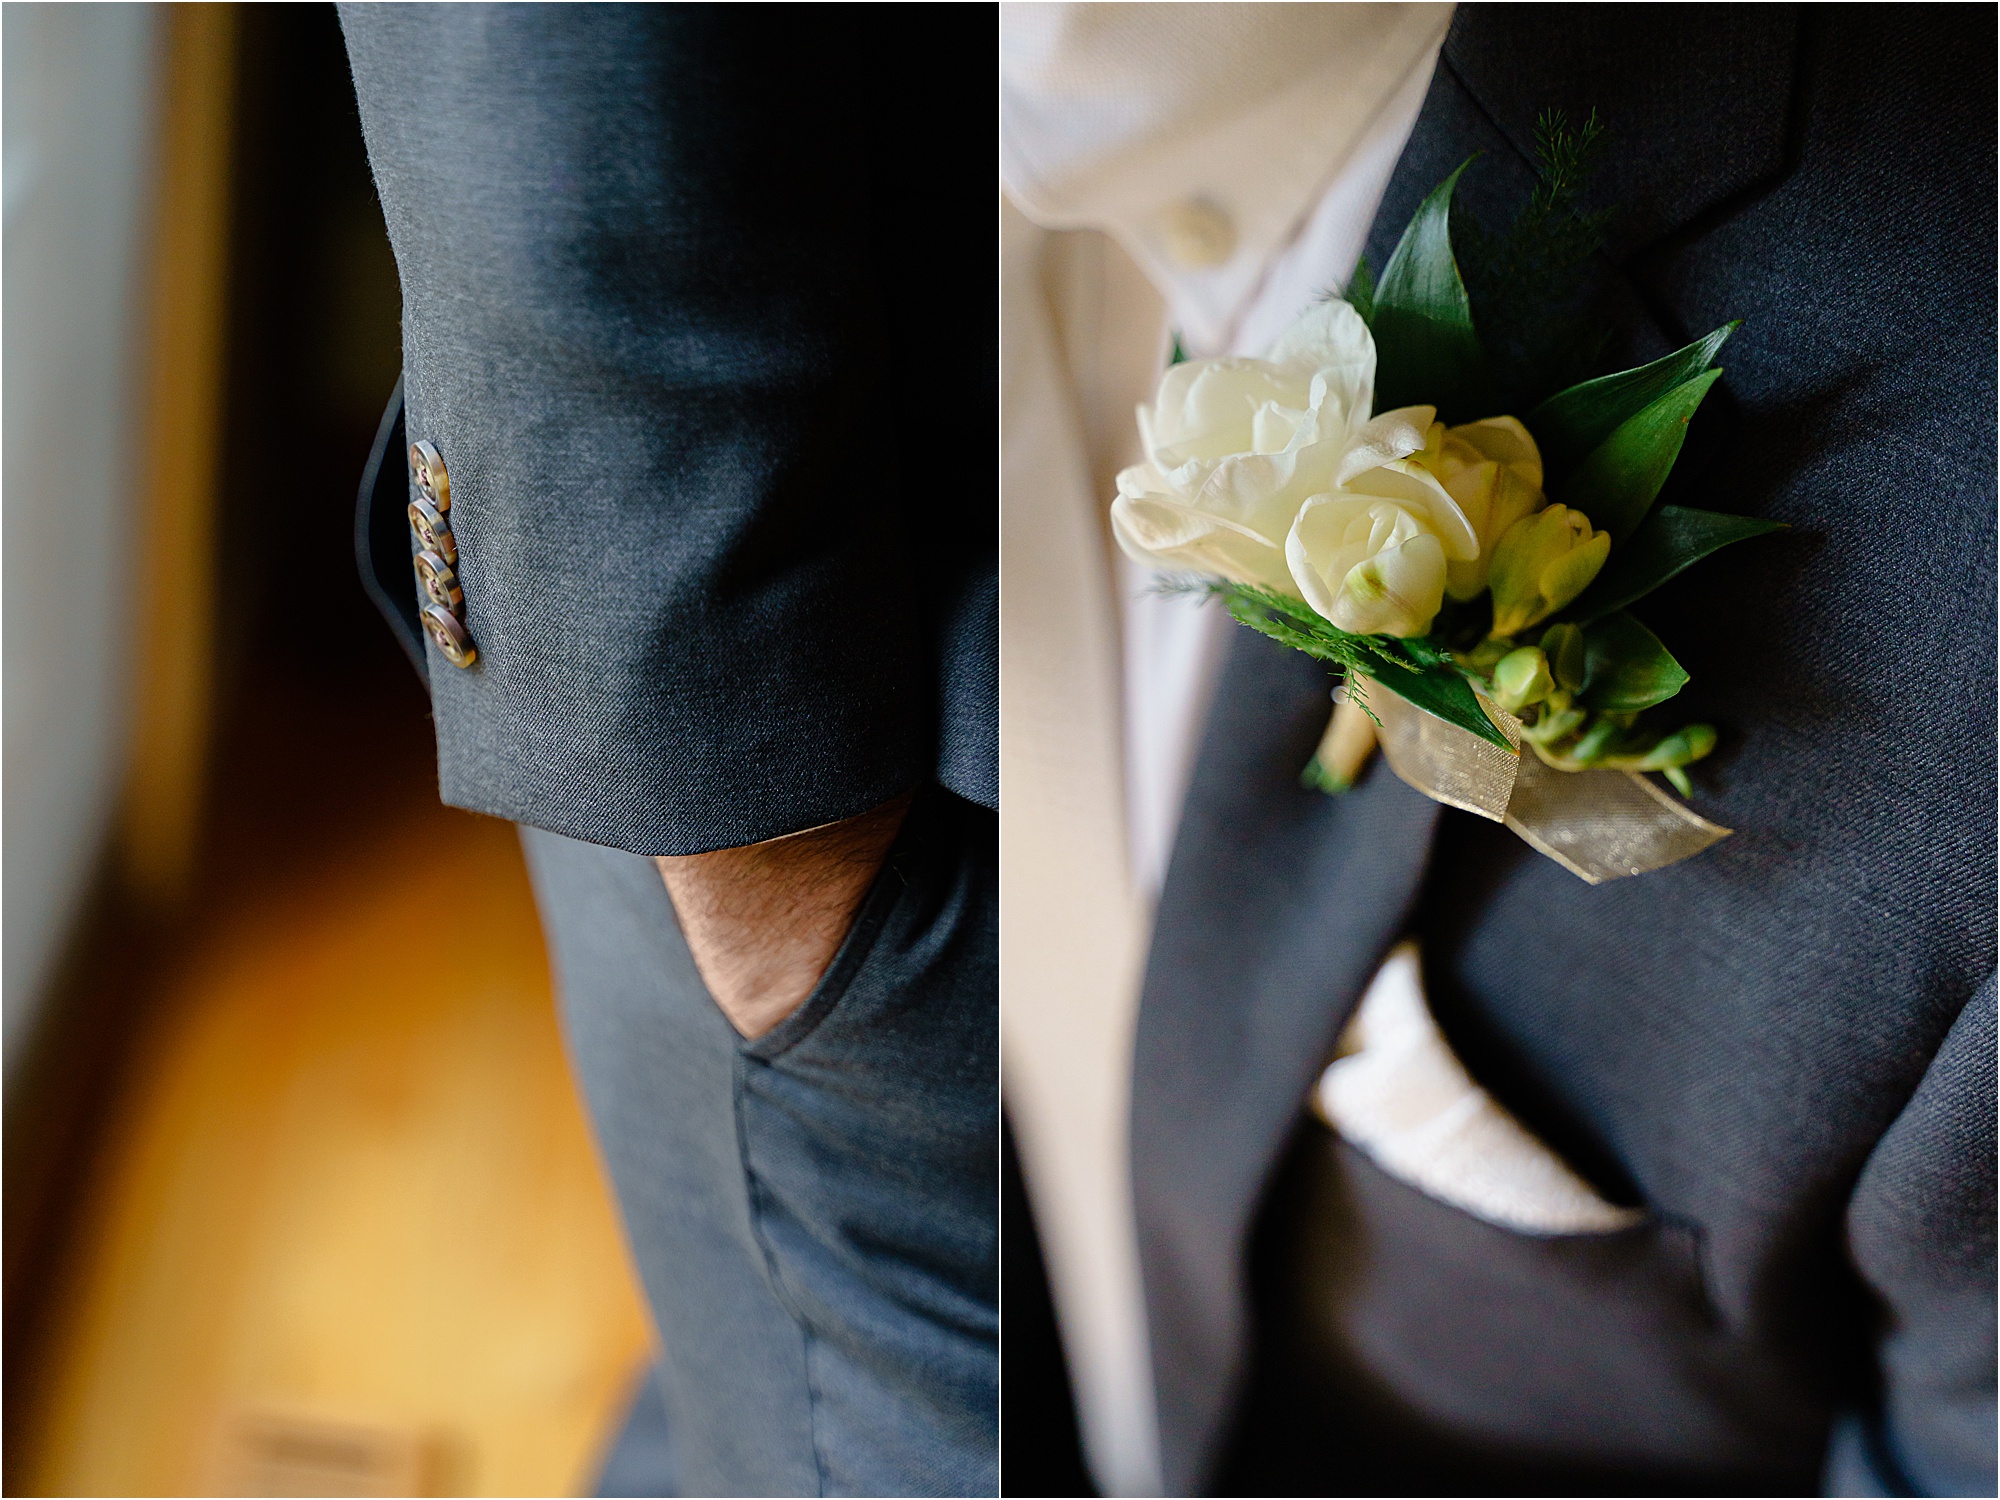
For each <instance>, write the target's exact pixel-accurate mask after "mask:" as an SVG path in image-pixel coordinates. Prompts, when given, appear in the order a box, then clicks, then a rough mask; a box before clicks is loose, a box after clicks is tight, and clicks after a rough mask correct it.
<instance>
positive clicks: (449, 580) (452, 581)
mask: <svg viewBox="0 0 2000 1500" xmlns="http://www.w3.org/2000/svg"><path fill="white" fill-rule="evenodd" d="M415 562H416V566H417V582H419V583H421V584H422V585H423V587H424V593H425V594H426V595H428V596H429V598H430V601H431V603H433V604H435V605H437V606H439V607H440V608H442V609H448V610H450V611H451V613H452V614H453V615H455V616H457V617H458V618H459V619H463V618H465V613H464V612H465V590H464V589H462V588H460V587H459V586H458V575H457V574H456V573H454V572H452V570H451V564H450V563H448V562H446V561H445V560H444V558H443V557H441V556H440V555H439V554H437V553H435V552H429V551H425V552H419V553H418V554H417V555H416V558H415Z"/></svg>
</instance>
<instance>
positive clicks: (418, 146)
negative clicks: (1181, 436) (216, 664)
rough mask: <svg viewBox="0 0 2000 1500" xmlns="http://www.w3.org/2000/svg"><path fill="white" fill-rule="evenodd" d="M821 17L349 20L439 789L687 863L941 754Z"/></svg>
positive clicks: (549, 15) (845, 123)
mask: <svg viewBox="0 0 2000 1500" xmlns="http://www.w3.org/2000/svg"><path fill="white" fill-rule="evenodd" d="M841 9H842V8H841V7H828V8H827V9H826V10H825V11H814V10H812V9H811V8H807V10H806V11H805V12H804V13H801V12H789V13H787V15H786V17H785V18H784V19H783V20H781V21H780V20H777V19H775V18H774V17H773V16H772V15H771V13H770V12H767V11H764V10H763V9H762V8H761V7H719V8H715V9H710V8H706V7H682V6H631V7H626V6H616V5H602V6H597V5H592V6H547V7H543V6H527V5H522V6H484V5H463V6H460V5H411V6H379V7H378V6H350V7H346V8H344V10H343V12H342V21H343V26H344V29H345V32H346V37H347V43H348V50H349V56H350V60H351V62H352V65H353V71H354V80H355V87H356V93H357V96H358V100H359V104H360V111H361V120H362V126H363V130H364V132H365V135H366V137H367V143H368V151H369V157H370V161H371V164H372V166H373V170H374V173H375V178H376V183H377V186H378V189H379V191H380V193H381V198H382V205H383V210H384V214H385V217H386V220H387V224H388V229H389V235H390V239H391V241H392V243H393V245H394V247H395V252H396V258H397V263H398V266H399V269H400V273H401V278H402V284H403V297H404V304H403V337H404V370H405V376H404V390H405V398H406V411H407V419H408V434H409V438H410V440H411V441H415V440H417V439H428V440H429V441H430V442H432V443H433V444H435V445H436V447H437V448H438V450H439V451H440V453H441V455H442V456H443V459H444V461H445V465H446V467H447V469H448V471H449V473H450V480H451V500H452V510H451V514H450V520H451V522H452V528H453V531H454V533H455V536H456V539H457V543H458V548H459V559H460V560H459V566H458V574H459V579H460V582H461V584H462V586H463V588H464V610H465V624H466V627H467V629H468V631H469V632H470V634H471V636H472V639H473V642H474V644H475V646H476V647H477V649H478V660H477V662H476V663H475V664H474V665H473V666H471V667H469V668H467V669H463V670H461V669H457V668H454V667H452V666H451V665H449V664H448V663H447V662H446V661H445V660H444V658H443V657H442V656H441V655H440V654H439V653H438V652H437V650H436V648H435V647H432V648H430V657H429V676H430V681H431V685H432V697H433V702H434V709H435V717H436V723H437V739H438V770H439V779H440V783H441V789H442V792H443V795H444V799H445V800H446V801H447V802H450V803H453V804H455V805H457V806H461V807H467V808H472V809H475V810H477V811H481V812H486V813H493V814H497V815H500V816H504V817H508V818H512V819H515V820H517V821H520V822H524V823H529V824H533V825H535V826H538V827H541V828H545V829H549V830H551V831H554V832H557V833H562V834H566V835H569V836H571V837H575V838H580V839H585V840H589V841H591V842H594V843H600V844H608V845H612V846H615V847H618V848H623V849H628V850H632V851H634V852H637V853H642V854H681V853H694V852H699V851H701V850H705V849H712V848H718V847H724V846H729V845H737V844H745V843H752V842H756V841H758V840H762V839H767V838H772V837H776V836H778V835H782V834H785V833H790V832H793V831H796V830H798V829H801V828H806V827H811V826H814V825H816V824H820V823H825V822H829V821H831V820H834V819H837V818H841V817H845V816H848V815H851V814H853V813H857V812H861V811H863V810H865V809H867V808H869V807H871V806H874V805H875V804H877V803H880V802H882V801H884V800H886V799H887V798H889V797H892V796H894V795H895V794H897V793H898V792H901V791H903V790H905V789H907V788H908V787H910V786H912V785H914V784H916V783H917V782H918V781H919V780H921V779H922V778H923V777H924V776H925V775H927V774H928V773H930V772H931V771H932V769H933V768H934V766H935V765H936V763H937V753H936V751H937V740H938V735H939V729H938V722H937V721H938V713H937V708H936V698H937V686H936V683H937V673H936V671H935V668H934V665H933V663H932V661H931V658H932V657H933V656H934V655H935V654H936V650H937V646H936V643H935V640H934V639H933V638H932V637H933V635H934V633H935V632H934V630H933V625H932V623H927V618H926V616H925V614H924V610H923V606H922V595H921V593H920V591H921V590H922V589H923V588H925V587H926V586H927V584H926V580H924V579H921V578H919V577H917V576H916V574H917V569H916V567H915V565H914V563H913V560H912V559H911V557H910V556H909V551H908V542H907V530H908V528H907V526H906V525H905V524H903V522H902V521H901V520H900V519H899V515H898V511H897V504H898V500H897V497H898V495H899V494H900V493H901V490H902V487H903V485H904V483H905V480H904V469H903V465H904V464H905V463H906V461H907V455H906V452H905V451H904V449H905V448H906V447H907V445H908V439H909V437H910V434H908V433H907V432H905V433H901V434H899V433H898V432H897V431H896V429H895V425H894V421H893V417H894V410H895V404H894V394H893V393H892V392H890V391H888V390H887V389H886V382H887V378H888V367H887V355H888V352H889V350H888V347H887V346H888V344H889V343H890V339H889V338H888V337H887V335H886V334H885V320H884V313H883V306H884V296H885V293H884V290H883V288H882V286H881V285H880V281H881V275H880V269H879V268H880V257H879V256H878V255H876V254H874V253H872V250H871V240H870V236H871V233H879V229H878V228H875V227H873V226H871V222H870V214H869V211H868V197H869V195H868V193H867V191H865V189H864V186H863V185H862V184H863V183H864V182H865V180H866V170H865V168H866V163H867V155H868V152H867V141H866V140H864V139H863V137H862V133H861V132H862V130H863V126H861V125H859V124H857V123H855V122H856V120H857V119H858V118H859V116H858V114H857V109H858V106H857V105H856V104H855V101H854V99H853V97H851V91H853V90H855V89H856V88H857V87H860V88H865V86H866V85H865V82H864V83H859V84H858V83H857V79H856V75H855V73H854V71H853V70H851V69H849V68H848V67H846V66H845V60H844V52H845V50H846V49H848V48H850V47H854V46H856V45H857V44H856V42H855V40H854V38H853V35H852V33H853V28H852V27H851V26H843V25H842V24H841V21H840V18H839V15H838V14H837V13H838V12H839V11H840V10H841ZM844 95H847V96H844ZM982 263H983V262H982ZM982 431H983V428H982ZM930 585H931V586H935V580H931V581H930Z"/></svg>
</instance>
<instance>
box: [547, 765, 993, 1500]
mask: <svg viewBox="0 0 2000 1500" xmlns="http://www.w3.org/2000/svg"><path fill="white" fill-rule="evenodd" d="M995 821H996V820H995V818H994V815H993V814H992V813H990V812H988V811H986V810H985V809H982V808H979V807H976V806H974V805H972V804H971V803H967V802H964V801H961V800H960V799H958V798H956V797H954V796H952V795H951V794H950V793H947V792H943V791H939V790H936V789H930V790H927V791H926V792H924V793H922V794H920V795H919V797H918V799H917V801H916V803H915V804H914V806H913V807H912V808H911V811H910V814H909V816H908V818H907V820H906V822H905V824H904V827H903V830H902V832H901V834H900V835H899V837H898V839H897V841H896V844H895V846H894V848H893V849H892V850H891V851H890V854H889V858H888V861H887V863H886V865H885V866H884V869H883V871H882V874H881V876H880V877H879V878H878V879H877V880H876V882H875V884H874V886H873V888H872V889H871V890H870V892H869V894H868V896H867V898H866V900H865V901H864V903H863V905H862V909H861V913H860V915H859V917H858V918H857V919H856V922H855V924H854V928H853V930H852V931H851V932H850V933H849V934H848V936H847V939H846V941H845V942H844V943H843V944H842V945H841V948H840V951H839V952H838V953H837V954H836V955H835V957H834V960H833V963H832V965H831V967H830V968H829V969H828V971H827V973H826V975H825V976H824V977H823V978H822V979H821V980H820V982H819V984H818V986H817V987H816V988H815V989H814V991H813V993H812V994H811V996H809V997H808V999H807V1000H806V1002H805V1004H804V1005H803V1006H801V1007H800V1009H799V1010H798V1011H797V1012H796V1013H795V1014H793V1015H792V1016H791V1017H789V1018H788V1019H787V1020H786V1021H785V1022H784V1023H783V1024H782V1025H780V1026H778V1027H777V1028H776V1029H775V1030H773V1031H771V1032H769V1033H767V1034H766V1035H764V1036H762V1037H759V1038H757V1039H756V1040H754V1041H745V1040H744V1039H743V1038H741V1037H739V1036H738V1035H737V1034H736V1032H735V1031H734V1029H733V1028H731V1026H730V1025H729V1023H728V1022H727V1021H726V1020H725V1019H724V1018H723V1016H722V1013H721V1011H720V1010H718V1009H717V1008H716V1006H715V1004H714V1002H713V1001H712V1000H711V999H710V997H709V994H708V992H707V990H706V989H705V988H704V986H703V984H702V981H701V978H700V976H699V974H698V973H697V972H696V970H695V967H694V962H693V959H692V958H691V957H690V955H689V953H688V950H687V945H686V944H685V942H684V941H683V940H682V938H681V934H680V930H679V928H678V926H677V925H676V923H675V919H674V913H673V907H672V904H671V902H669V900H668V899H667V895H666V891H665V888H664V887H663V885H662V884H661V881H660V877H659V874H658V871H657V870H656V869H655V868H654V865H653V863H652V861H651V860H649V859H645V858H642V857H640V856H638V855H632V854H624V853H621V852H619V851H616V850H611V849H605V848H600V847H598V846H596V845H592V844H585V843H579V842H577V841H575V840H572V839H566V838H562V837H559V836H557V835H555V834H549V833H543V832H539V831H536V830H533V829H526V830H523V834H522V838H523V843H524V844H525V846H526V849H527V854H528V863H529V869H530V872H531V874H532V876H533V879H534V883H535V890H536V895H537V899H538V901H539V903H540V906H541V911H542V920H543V925H544V928H545V930H546V932H547V935H548V939H549V944H550V948H551V952H552V956H553V961H554V964H555V969H556V976H557V984H558V989H559V991H560V996H561V1004H562V1011H563V1020H564V1028H565V1032H566V1035H567V1038H568V1042H569V1047H570V1050H571V1055H572V1060H573V1062H574V1065H575V1067H576V1071H577V1074H578V1077H579V1078H580V1080H581V1082H582V1085H583V1091H584V1095H585V1097H586V1100H587V1102H588V1105H589V1109H590V1113H591V1115H592V1117H593V1119H594V1121H595V1124H596V1129H597V1136H598V1142H599V1146H600V1148H601V1149H602V1151H603V1153H604V1158H605V1161H606V1164H607V1165H608V1167H609V1169H610V1172H611V1177H612V1181H613V1183H614V1185H615V1187H616V1189H617V1194H618V1199H619V1203H620V1206H621V1207H622V1209H623V1212H624V1218H625V1226H626V1231H627V1234H628V1235H629V1237H630V1241H631V1246H632V1251H633V1254H634V1256H635V1258H636V1260H637V1262H638V1270H639V1274H640V1276H641V1278H642V1279H643V1281H644V1283H645V1287H646V1293H647V1296H648V1298H649V1300H650V1301H651V1303H652V1307H653V1312H654V1315H655V1317H656V1318H657V1320H658V1323H659V1330H660V1339H661V1344H662V1358H661V1365H660V1369H659V1372H658V1387H659V1394H660V1397H661V1400H662V1403H663V1405H664V1408H665V1413H666V1421H667V1426H668V1429H669V1431H670V1432H671V1434H672V1449H673V1455H674V1463H675V1467H676V1470H677V1473H676V1475H675V1487H676V1488H677V1490H678V1491H679V1493H682V1494H690V1495H856V1494H865V1495H896V1494H912V1495H956V1494H993V1493H995V1492H996V1489H997V1483H998V1431H999V1412H998V1329H999V1316H998V1241H997V1222H996V1216H997V1200H998V1182H999V1152H998V1147H999V1085H998V1056H999V1043H998V1013H997V997H998V989H997V964H998V957H997V940H998V892H997V869H996V858H997V855H996V843H995Z"/></svg>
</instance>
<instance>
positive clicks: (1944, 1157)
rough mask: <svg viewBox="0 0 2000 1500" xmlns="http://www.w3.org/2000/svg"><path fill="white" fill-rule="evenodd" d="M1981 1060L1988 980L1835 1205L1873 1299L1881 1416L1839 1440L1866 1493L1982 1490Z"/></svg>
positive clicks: (1987, 1399)
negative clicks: (1865, 1464)
mask: <svg viewBox="0 0 2000 1500" xmlns="http://www.w3.org/2000/svg"><path fill="white" fill-rule="evenodd" d="M1994 1062H1995V1059H1994V981H1993V980H1991V979H1989V980H1988V981H1987V982H1986V983H1985V984H1984V985H1983V986H1981V987H1980V989H1979V992H1978V993H1977V994H1976V995H1974V996H1973V998H1972V999H1971V1001H1970V1002H1968V1004H1967V1005H1966V1007H1965V1009H1964V1011H1963V1012H1961V1013H1960V1015H1959V1017H1958V1020H1957V1021H1956V1022H1955V1023H1954V1024H1953V1026H1952V1029H1951V1031H1950V1032H1949V1033H1947V1035H1946V1037H1945V1041H1944V1045H1943V1047H1942V1048H1940V1049H1939V1051H1938V1055H1937V1057H1936V1059H1935V1060H1934V1061H1933V1062H1932V1064H1931V1066H1930V1069H1929V1071H1928V1072H1927V1073H1926V1074H1925V1076H1924V1080H1923V1083H1922V1084H1921V1085H1920V1086H1919V1087H1918V1089H1917V1092H1916V1094H1915V1095H1914V1096H1913V1097H1912V1098H1911V1100H1910V1102H1909V1104H1908V1105H1906V1106H1905V1107H1904V1109H1903V1112H1902V1114H1901V1115H1900V1116H1898V1117H1897V1120H1896V1123H1895V1124H1894V1125H1892V1126H1891V1127H1890V1128H1889V1131H1888V1133H1887V1134H1886V1135H1884V1136H1883V1138H1882V1141H1881V1143H1880V1144H1879V1145H1878V1146H1877V1147H1876V1148H1875V1151H1874V1153H1873V1154H1872V1155H1871V1156H1870V1158H1869V1160H1868V1164H1867V1166H1866V1167H1865V1168H1864V1169H1863V1171H1862V1173H1861V1178H1860V1181H1859V1182H1858V1183H1857V1185H1856V1187H1855V1191H1854V1196H1853V1198H1852V1200H1851V1202H1850V1204H1849V1206H1848V1213H1847V1232H1848V1244H1849V1247H1850V1250H1851V1252H1852V1254H1853V1257H1854V1263H1855V1265H1856V1267H1857V1268H1858V1269H1859V1270H1860V1272H1861V1274H1862V1276H1863V1278H1864V1279H1865V1280H1866V1281H1867V1282H1868V1284H1869V1285H1870V1286H1871V1287H1872V1288H1873V1289H1874V1291H1875V1292H1876V1294H1877V1295H1878V1296H1879V1297H1880V1298H1881V1300H1882V1304H1883V1309H1884V1319H1883V1329H1882V1335H1881V1366H1882V1382H1883V1389H1882V1403H1881V1411H1880V1417H1879V1421H1877V1422H1875V1423H1872V1424H1858V1425H1859V1428H1860V1430H1859V1431H1858V1432H1857V1433H1856V1435H1855V1436H1856V1441H1855V1442H1853V1443H1852V1444H1851V1445H1850V1446H1851V1447H1853V1448H1854V1449H1855V1450H1856V1452H1857V1454H1861V1453H1865V1454H1866V1455H1867V1456H1868V1458H1869V1459H1870V1460H1871V1462H1870V1464H1869V1466H1870V1467H1872V1468H1873V1469H1874V1470H1875V1475H1874V1477H1873V1480H1872V1483H1873V1485H1874V1486H1876V1487H1875V1488H1873V1489H1872V1493H1877V1494H1884V1495H1990V1494H1992V1493H1993V1490H1994V1442H1995V1436H1994V1434H1995V1418H1996V1407H1995V1389H1994V1358H1995V1350H1994V1316H1995V1306H1994V1271H1995V1265H1994V1206H1995V1204H1994V1151H1995V1144H1996V1143H1995V1127H1994V1107H1995V1097H1994ZM1871 1428H1872V1430H1870V1429H1871ZM1864 1434H1865V1435H1864ZM1868 1485H1869V1481H1866V1480H1863V1481H1860V1482H1859V1483H1857V1482H1856V1480H1854V1479H1853V1478H1850V1479H1849V1480H1848V1481H1847V1482H1846V1485H1845V1486H1844V1492H1847V1493H1854V1492H1857V1490H1866V1489H1867V1488H1868ZM1836 1488H1837V1489H1843V1486H1842V1485H1841V1483H1840V1482H1839V1481H1838V1480H1837V1481H1836Z"/></svg>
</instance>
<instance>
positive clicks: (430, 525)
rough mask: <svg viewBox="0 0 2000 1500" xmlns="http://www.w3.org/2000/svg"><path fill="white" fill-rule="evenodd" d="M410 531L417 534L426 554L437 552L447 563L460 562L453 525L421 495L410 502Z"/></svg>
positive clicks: (454, 563)
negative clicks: (452, 531) (452, 530)
mask: <svg viewBox="0 0 2000 1500" xmlns="http://www.w3.org/2000/svg"><path fill="white" fill-rule="evenodd" d="M409 515H410V530H412V531H414V532H415V533H416V534H417V540H418V541H419V542H420V543H422V544H423V548H424V550H425V551H426V552H435V553H437V555H438V556H439V557H442V558H443V559H444V560H445V561H446V562H447V563H449V564H452V565H454V566H455V565H456V564H457V562H458V539H457V538H456V537H454V536H453V535H452V534H451V523H450V522H449V521H447V520H445V518H444V513H443V512H442V511H440V510H439V509H438V508H437V507H436V506H435V505H433V504H431V502H430V501H428V500H426V499H425V498H424V497H423V496H421V495H419V496H418V497H417V498H416V499H414V500H412V501H411V502H410V511H409Z"/></svg>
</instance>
